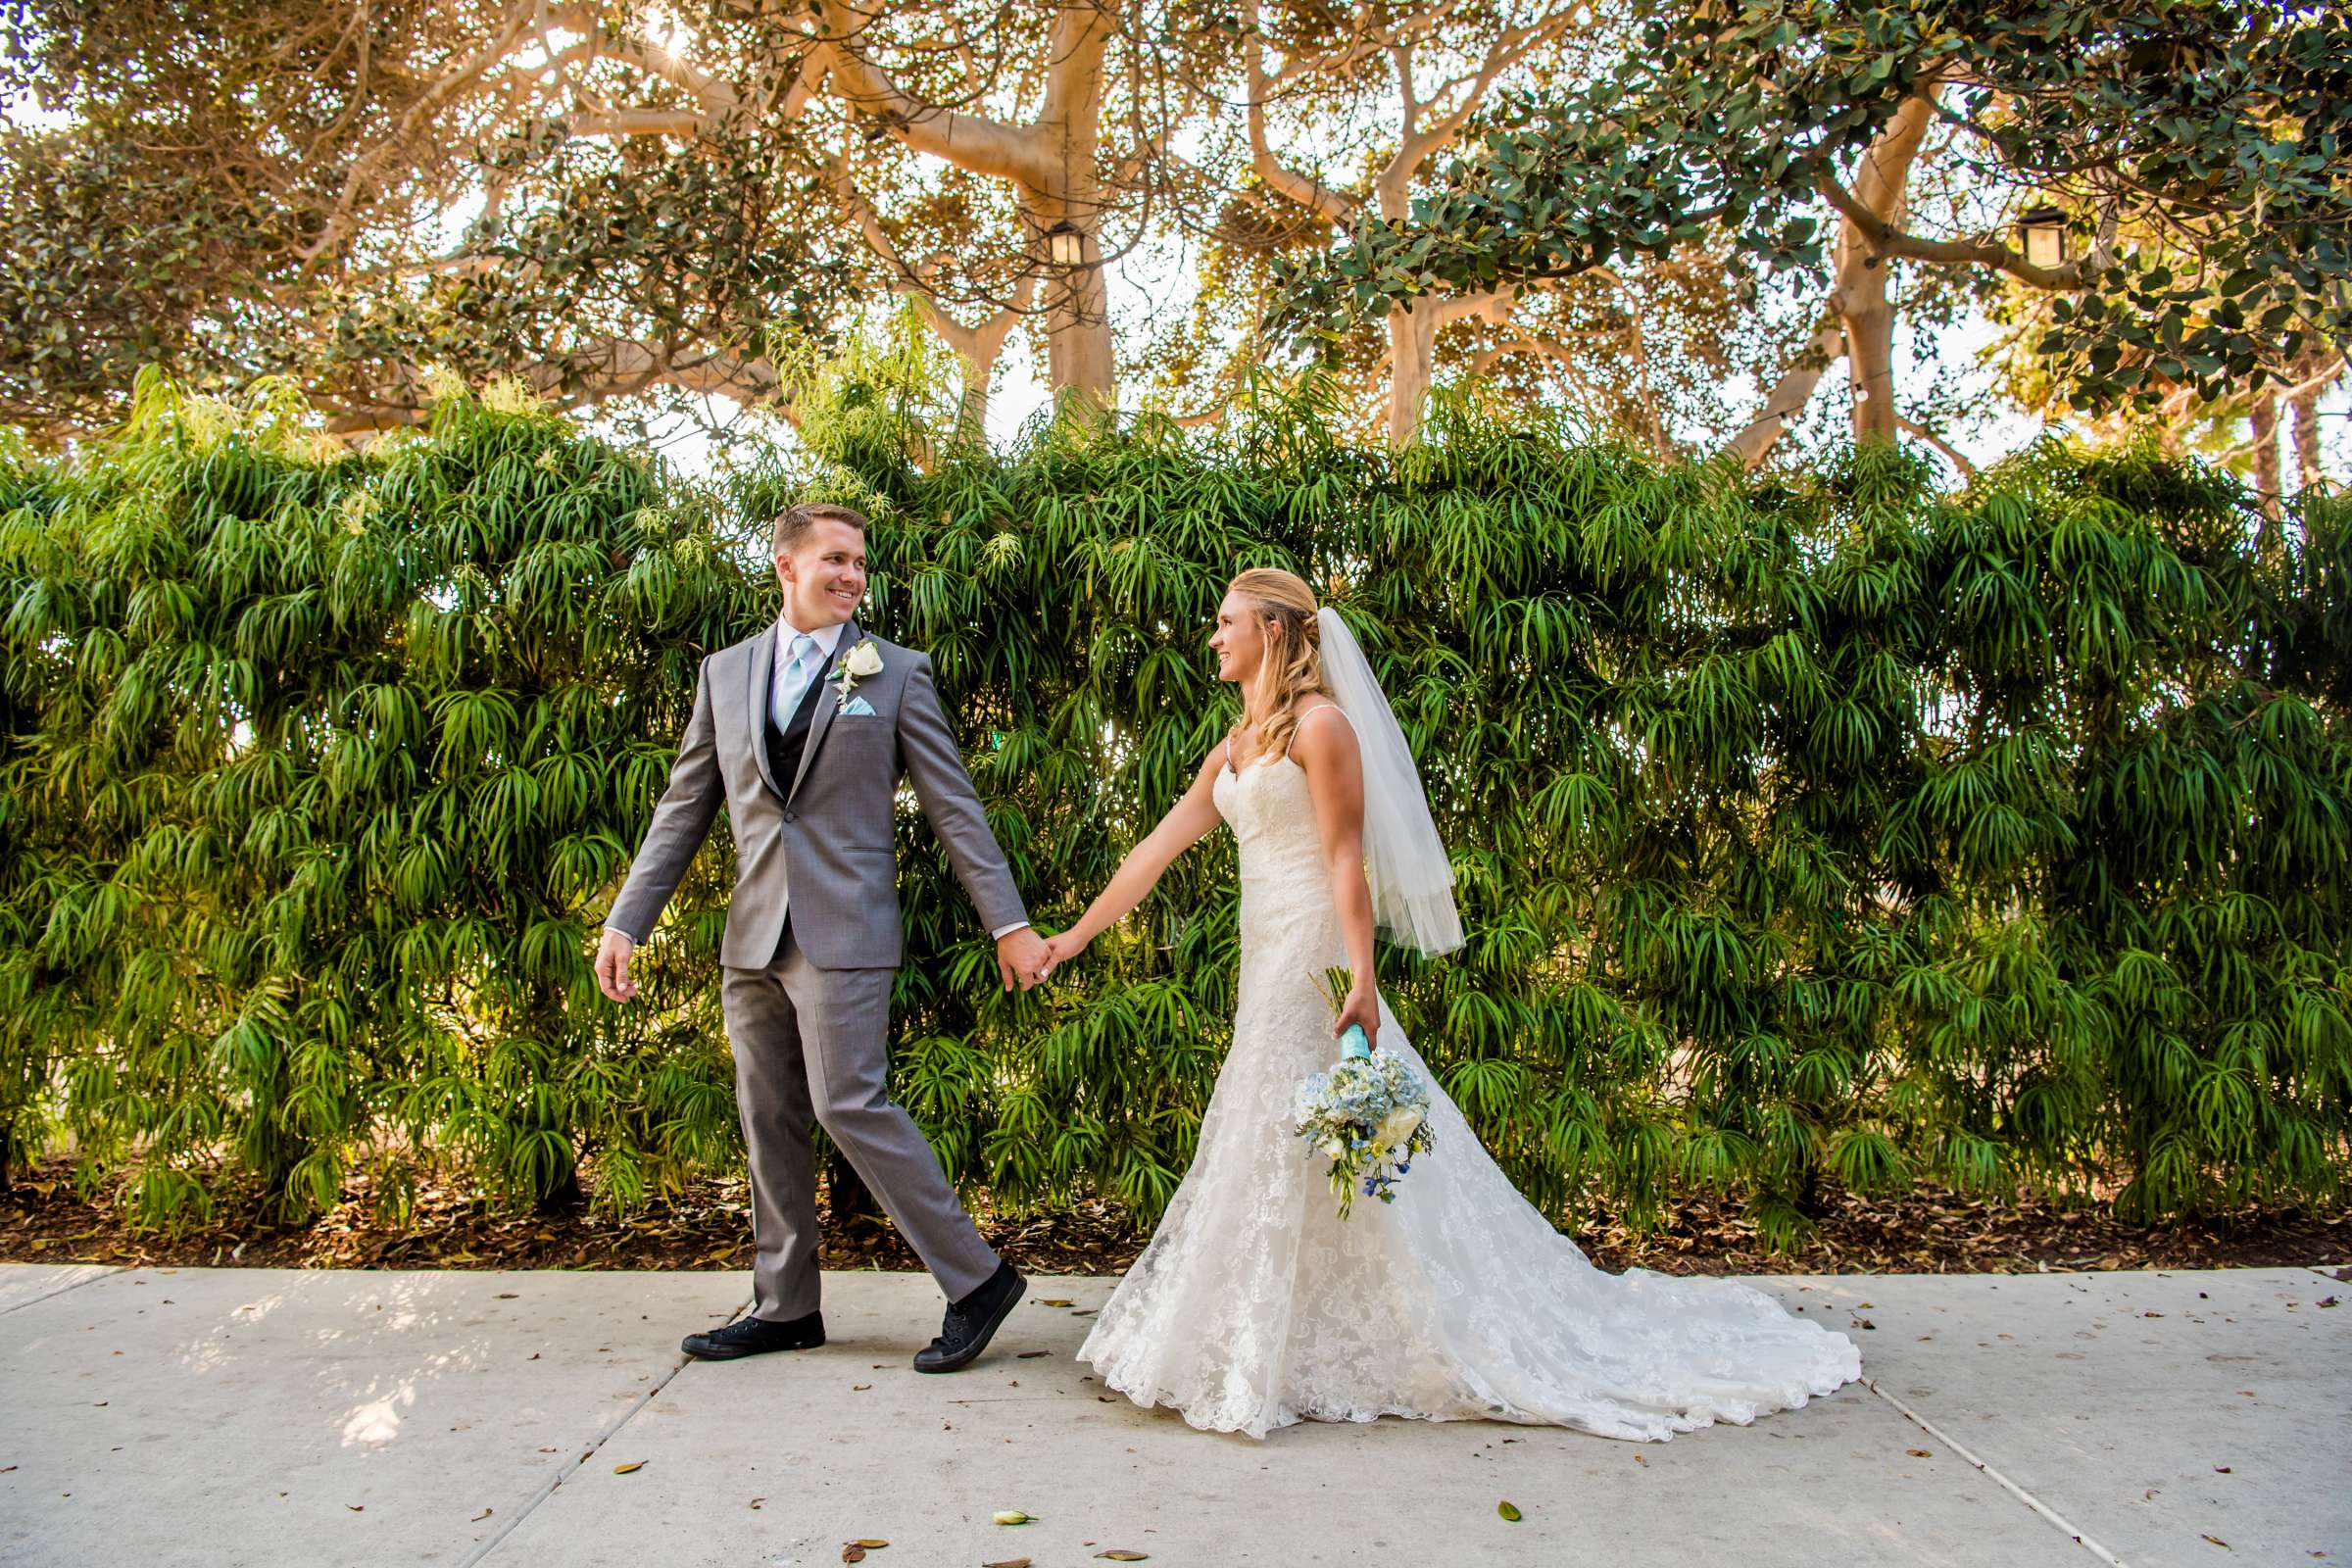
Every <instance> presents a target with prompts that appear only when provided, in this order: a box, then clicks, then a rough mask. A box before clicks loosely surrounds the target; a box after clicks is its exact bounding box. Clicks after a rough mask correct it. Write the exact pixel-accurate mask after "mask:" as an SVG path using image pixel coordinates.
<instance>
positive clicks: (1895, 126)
mask: <svg viewBox="0 0 2352 1568" xmlns="http://www.w3.org/2000/svg"><path fill="white" fill-rule="evenodd" d="M1941 90H1942V84H1941V83H1940V82H1937V81H1935V80H1932V79H1931V80H1929V81H1925V82H1922V83H1921V84H1920V86H1919V88H1918V90H1916V91H1915V92H1914V93H1913V94H1912V95H1911V96H1910V97H1908V98H1905V99H1904V100H1903V103H1902V107H1901V108H1900V109H1897V110H1896V111H1895V114H1894V118H1893V119H1892V120H1890V121H1888V122H1887V126H1886V128H1885V129H1883V130H1881V131H1880V132H1879V134H1878V136H1877V138H1876V139H1875V140H1873V141H1872V142H1871V144H1870V150H1869V151H1868V152H1866V153H1864V154H1863V155H1862V162H1861V164H1860V166H1859V167H1857V168H1856V169H1855V171H1854V188H1853V196H1854V200H1855V202H1856V203H1857V204H1859V205H1860V206H1861V207H1862V208H1863V210H1864V211H1866V212H1868V213H1870V214H1871V215H1872V216H1873V217H1876V218H1880V219H1884V220H1886V221H1887V222H1890V223H1891V222H1895V221H1899V220H1900V218H1901V216H1902V211H1903V202H1904V199H1905V193H1906V192H1907V191H1908V189H1909V188H1910V183H1911V166H1912V165H1913V164H1914V163H1916V162H1917V161H1918V159H1919V148H1920V143H1921V141H1922V140H1923V139H1924V138H1925V137H1926V135H1927V131H1928V125H1929V123H1930V122H1931V121H1932V120H1933V119H1934V118H1935V114H1936V94H1937V93H1938V92H1940V91H1941ZM1832 254H1833V264H1834V267H1835V270H1836V280H1835V282H1834V283H1833V285H1832V287H1831V290H1830V299H1829V310H1830V314H1831V316H1832V317H1833V318H1834V319H1832V320H1827V321H1824V322H1823V324H1822V327H1821V330H1820V331H1819V332H1817V333H1815V334H1814V336H1813V337H1812V338H1811V339H1810V340H1808V341H1807V343H1806V344H1805V347H1804V348H1803V350H1802V351H1800V352H1799V354H1798V355H1797V358H1796V360H1795V362H1794V363H1793V364H1791V365H1790V367H1789V369H1788V370H1787V371H1786V372H1785V373H1784V374H1783V375H1782V376H1781V379H1780V381H1779V383H1778V384H1777V385H1775V386H1774V387H1773V389H1772V391H1771V392H1770V393H1769V394H1767V395H1766V397H1765V400H1764V408H1763V411H1762V412H1761V413H1759V414H1758V415H1757V416H1756V417H1755V418H1754V419H1752V420H1750V421H1749V423H1748V426H1747V428H1746V429H1744V430H1741V431H1740V433H1739V435H1737V436H1735V437H1734V438H1733V440H1732V444H1731V450H1732V451H1734V452H1736V453H1738V454H1739V455H1740V461H1741V462H1743V463H1745V464H1746V465H1747V466H1749V467H1751V468H1752V467H1754V466H1756V465H1757V464H1759V463H1761V462H1763V461H1764V454H1765V453H1766V452H1768V451H1770V450H1771V448H1772V444H1773V443H1774V442H1775V441H1778V440H1779V439H1780V438H1781V433H1782V432H1783V431H1785V430H1787V429H1788V428H1789V421H1790V420H1791V419H1793V418H1795V417H1796V415H1797V412H1798V411H1799V410H1800V409H1802V408H1803V407H1804V406H1805V400H1806V399H1808V398H1810V397H1811V396H1812V395H1813V389H1814V388H1815V387H1816V386H1818V385H1820V383H1821V377H1822V374H1823V372H1824V371H1826V370H1827V369H1828V368H1830V365H1831V364H1832V362H1834V361H1836V360H1837V359H1838V356H1839V355H1843V356H1845V357H1846V361H1847V382H1848V384H1849V385H1850V386H1852V388H1853V390H1854V408H1853V434H1854V439H1855V440H1856V441H1877V442H1891V441H1893V440H1894V438H1895V431H1896V429H1897V428H1898V427H1897V425H1896V422H1895V420H1896V414H1895V406H1894V307H1893V305H1892V303H1891V302H1890V301H1889V300H1888V298H1887V270H1888V267H1887V263H1886V262H1884V261H1882V260H1881V259H1879V258H1877V257H1874V256H1872V255H1871V254H1870V242H1869V239H1868V238H1867V237H1866V236H1865V235H1864V234H1863V232H1862V231H1861V229H1859V228H1857V227H1855V226H1854V223H1853V221H1851V220H1849V219H1846V218H1844V217H1839V218H1838V239H1837V243H1836V246H1835V247H1834V250H1833V253H1832ZM1865 394H1867V395H1865Z"/></svg>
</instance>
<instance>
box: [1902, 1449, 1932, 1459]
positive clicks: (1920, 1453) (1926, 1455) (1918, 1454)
mask: <svg viewBox="0 0 2352 1568" xmlns="http://www.w3.org/2000/svg"><path fill="white" fill-rule="evenodd" d="M1903 1451H1904V1452H1905V1453H1907V1454H1909V1455H1910V1456H1911V1457H1912V1458H1914V1459H1933V1458H1935V1457H1936V1455H1934V1454H1933V1453H1930V1452H1929V1451H1928V1450H1927V1449H1925V1448H1905V1449H1904V1450H1903Z"/></svg>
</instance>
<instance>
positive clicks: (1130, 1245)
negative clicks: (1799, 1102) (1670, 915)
mask: <svg viewBox="0 0 2352 1568" xmlns="http://www.w3.org/2000/svg"><path fill="white" fill-rule="evenodd" d="M355 1185H356V1184H355ZM1399 1201H1410V1198H1409V1194H1408V1195H1406V1196H1405V1197H1403V1198H1400V1199H1399ZM821 1206H822V1205H821V1204H820V1207H821ZM974 1217H975V1218H976V1219H978V1220H979V1222H980V1227H981V1229H982V1231H984V1232H985V1233H986V1234H987V1236H988V1239H989V1240H990V1242H991V1243H993V1244H994V1245H995V1246H996V1248H997V1250H999V1251H1000V1252H1001V1253H1003V1254H1004V1255H1005V1257H1007V1258H1009V1259H1010V1260H1011V1261H1012V1262H1013V1264H1014V1265H1015V1266H1017V1267H1019V1268H1020V1269H1022V1270H1023V1271H1024V1272H1028V1273H1054V1274H1116V1273H1119V1272H1121V1271H1123V1270H1124V1269H1125V1268H1126V1267H1127V1266H1128V1264H1130V1263H1132V1262H1133V1261H1134V1260H1135V1255H1136V1253H1137V1252H1138V1251H1140V1250H1142V1247H1143V1243H1144V1240H1145V1238H1144V1237H1143V1236H1141V1235H1139V1234H1137V1232H1136V1231H1135V1229H1134V1228H1133V1227H1132V1226H1131V1225H1129V1224H1128V1223H1127V1222H1126V1221H1125V1220H1124V1219H1123V1218H1122V1217H1121V1216H1120V1215H1119V1214H1118V1212H1117V1211H1116V1210H1115V1209H1113V1208H1112V1207H1111V1206H1110V1205H1109V1204H1106V1203H1100V1202H1092V1203H1082V1204H1078V1205H1076V1206H1074V1207H1072V1208H1070V1209H1068V1210H1065V1211H1062V1212H1059V1213H1056V1214H1054V1215H1051V1216H1029V1217H1021V1218H1014V1217H1009V1216H1005V1215H1000V1214H997V1213H994V1212H992V1211H991V1210H990V1209H989V1208H988V1207H987V1205H986V1204H985V1203H982V1204H980V1205H978V1206H977V1207H976V1208H975V1210H974ZM1578 1241H1579V1243H1580V1245H1582V1246H1583V1247H1584V1249H1585V1250H1586V1251H1587V1252H1588V1253H1590V1254H1591V1256H1592V1258H1593V1261H1594V1262H1595V1263H1598V1264H1599V1265H1600V1266H1602V1267H1603V1268H1607V1269H1612V1270H1614V1269H1622V1268H1626V1267H1629V1266H1633V1265H1637V1264H1638V1265H1640V1266H1642V1267H1644V1268H1653V1269H1659V1270H1662V1271H1664V1272H1667V1273H1673V1274H1750V1273H1780V1274H1789V1273H1794V1274H1828V1273H1845V1274H1851V1273H1929V1274H1940V1273H2033V1272H2035V1271H2036V1270H2039V1269H2043V1268H2048V1269H2126V1268H2130V1269H2137V1268H2257V1267H2282V1266H2298V1265H2329V1266H2339V1265H2345V1264H2352V1205H2348V1206H2346V1207H2342V1208H2336V1209H2332V1210H2327V1211H2317V1212H2315V1211H2313V1210H2310V1209H2302V1208H2292V1207H2277V1208H2274V1207H2262V1206H2256V1207H2249V1208H2247V1209H2245V1210H2243V1211H2242V1212H2238V1213H2234V1214H2229V1215H2226V1216H2217V1217H2211V1218H2203V1219H2196V1220H2187V1221H2181V1222H2178V1223H2175V1224H2171V1225H2167V1226H2163V1227H2160V1228H2154V1229H2137V1228H2134V1227H2131V1226H2127V1225H2123V1224H2120V1223H2118V1222H2117V1221H2116V1220H2115V1219H2114V1218H2113V1217H2112V1216H2111V1215H2110V1214H2109V1213H2108V1212H2107V1211H2106V1210H2105V1209H2104V1208H2103V1207H2101V1206H2097V1205H2066V1204H2059V1203H2055V1202H2052V1201H2047V1200H2043V1199H2039V1198H2035V1197H2031V1196H2025V1195H2021V1196H2020V1197H2018V1198H2017V1199H2015V1200H2014V1201H2004V1202H1988V1201H1981V1200H1973V1199H1962V1198H1958V1197H1955V1196H1953V1195H1951V1194H1948V1193H1939V1192H1936V1191H1934V1190H1932V1189H1922V1190H1921V1191H1919V1192H1917V1193H1914V1194H1912V1195H1911V1196H1909V1197H1907V1198H1903V1199H1897V1200H1887V1199H1877V1200H1873V1201H1869V1202H1867V1203H1865V1202H1863V1201H1859V1200H1855V1199H1850V1198H1849V1199H1844V1200H1841V1201H1837V1202H1835V1203H1834V1204H1833V1205H1832V1206H1831V1208H1830V1210H1829V1212H1827V1213H1826V1214H1824V1215H1822V1216H1821V1217H1820V1218H1819V1220H1818V1222H1817V1225H1816V1228H1815V1230H1814V1232H1813V1234H1812V1236H1811V1238H1810V1239H1809V1240H1808V1241H1807V1242H1806V1243H1805V1244H1804V1245H1803V1246H1802V1247H1801V1248H1800V1249H1799V1250H1797V1251H1796V1252H1794V1253H1793V1254H1789V1253H1773V1252H1770V1251H1768V1250H1765V1249H1764V1248H1763V1247H1762V1246H1761V1245H1760V1244H1759V1243H1758V1242H1757V1240H1756V1238H1755V1235H1754V1233H1753V1231H1752V1230H1750V1229H1749V1227H1748V1226H1747V1225H1746V1224H1745V1223H1744V1222H1743V1221H1742V1220H1741V1218H1740V1210H1739V1208H1738V1206H1737V1205H1735V1204H1730V1203H1723V1202H1718V1201H1711V1200H1706V1199H1698V1200H1693V1201H1689V1202H1686V1203H1683V1204H1681V1205H1680V1206H1678V1207H1677V1209H1676V1210H1675V1212H1674V1213H1673V1215H1672V1217H1671V1219H1670V1220H1669V1221H1668V1223H1666V1224H1665V1225H1664V1226H1663V1227H1662V1228H1660V1229H1657V1230H1653V1231H1649V1232H1646V1233H1637V1232H1635V1231H1633V1230H1631V1229H1629V1228H1628V1227H1627V1226H1625V1225H1624V1224H1623V1223H1621V1222H1619V1221H1618V1220H1617V1219H1615V1218H1614V1217H1612V1216H1609V1215H1607V1214H1599V1213H1596V1214H1592V1215H1588V1216H1587V1217H1586V1223H1585V1227H1584V1231H1583V1233H1582V1234H1581V1235H1580V1236H1579V1237H1578ZM822 1260H823V1264H824V1266H825V1267H827V1268H884V1269H916V1268H920V1267H921V1264H920V1263H919V1262H918V1261H917V1260H916V1258H915V1256H914V1254H913V1253H912V1252H911V1251H910V1250H907V1246H906V1244H905V1243H903V1242H902V1241H900V1240H899V1238H898V1235H897V1233H896V1232H895V1231H893V1230H892V1229H891V1228H890V1226H889V1225H888V1224H887V1223H885V1222H881V1221H877V1220H871V1219H866V1218H863V1217H858V1216H853V1217H852V1218H850V1219H848V1220H847V1221H845V1222H843V1223H840V1224H834V1223H831V1222H830V1220H829V1219H828V1222H827V1224H826V1226H825V1240H824V1246H823V1251H822ZM0 1262H12V1263H69V1262H73V1263H112V1264H121V1265H131V1266H165V1267H194V1266H206V1265H209V1266H216V1267H219V1266H229V1265H236V1266H242V1267H250V1268H473V1269H521V1268H590V1269H745V1268H748V1267H750V1264H751V1208H750V1198H749V1195H748V1194H747V1192H746V1191H745V1187H744V1183H743V1182H742V1181H741V1180H739V1179H738V1180H718V1179H713V1180H710V1181H707V1182H702V1183H698V1184H696V1185H695V1186H693V1187H691V1188H689V1189H688V1190H687V1191H686V1192H684V1193H683V1194H681V1195H680V1196H678V1197H675V1198H671V1199H667V1200H662V1201H656V1202H655V1203H653V1204H651V1205H649V1206H648V1207H646V1208H644V1209H641V1210H639V1211H638V1212H636V1213H634V1214H629V1215H613V1214H609V1213H604V1212H600V1211H598V1210H596V1209H594V1208H589V1207H581V1208H574V1209H570V1210H566V1211H559V1212H543V1211H540V1212H534V1211H523V1212H517V1211H515V1209H513V1208H510V1207H506V1206H502V1205H500V1204H498V1203H495V1202H492V1201H487V1200H485V1199H483V1198H481V1197H480V1196H478V1195H475V1194H471V1193H467V1192H463V1191H459V1190H455V1189H438V1188H434V1189H427V1190H425V1191H423V1192H421V1193H420V1194H419V1195H418V1201H417V1209H416V1212H415V1215H414V1217H413V1218H412V1219H411V1220H410V1222H409V1223H408V1224H407V1225H405V1226H396V1225H392V1224H389V1223H386V1222H383V1221H381V1220H379V1219H377V1218H376V1217H375V1215H374V1211H373V1207H372V1205H371V1204H370V1203H369V1201H368V1195H367V1193H366V1192H365V1190H364V1187H363V1189H362V1190H359V1191H355V1192H354V1194H353V1196H352V1197H351V1198H350V1199H349V1200H348V1201H345V1202H344V1203H343V1204H342V1205H341V1206H339V1207H337V1208H336V1209H334V1210H332V1211H330V1212H329V1213H327V1214H325V1215H323V1216H321V1217H320V1218H319V1219H317V1220H315V1221H313V1222H311V1223H309V1224H306V1225H296V1226H289V1225H283V1224H273V1223H271V1222H270V1221H269V1220H268V1219H267V1218H266V1217H265V1216H264V1213H263V1209H262V1205H261V1203H260V1201H259V1195H258V1194H246V1195H239V1194H235V1193H232V1194H231V1195H230V1196H229V1197H228V1198H227V1199H225V1200H223V1201H220V1202H219V1203H218V1204H217V1206H216V1208H215V1210H214V1213H213V1215H212V1216H211V1218H210V1219H209V1220H208V1221H206V1222H205V1223H203V1224H201V1225H196V1226H192V1227H189V1228H187V1229H186V1230H184V1231H182V1232H181V1233H180V1234H177V1235H163V1234H158V1233H153V1232H141V1231H137V1230H135V1229H133V1228H132V1227H131V1226H130V1225H129V1224H128V1223H127V1221H126V1219H125V1217H124V1209H123V1203H122V1193H121V1191H120V1189H119V1188H118V1189H111V1190H107V1191H102V1192H100V1193H97V1194H95V1195H93V1196H92V1197H90V1198H87V1199H85V1198H83V1197H81V1196H79V1195H77V1194H76V1193H75V1191H74V1187H73V1179H72V1171H71V1169H70V1167H69V1166H68V1165H67V1164H66V1163H65V1162H63V1161H56V1162H51V1163H49V1164H46V1165H43V1166H42V1167H40V1168H39V1169H38V1170H37V1171H35V1172H34V1173H33V1174H32V1175H31V1176H30V1177H29V1178H27V1177H25V1176H22V1175H20V1176H19V1177H18V1178H17V1180H16V1182H15V1183H14V1184H13V1185H12V1187H11V1189H10V1190H9V1191H7V1192H5V1193H0Z"/></svg>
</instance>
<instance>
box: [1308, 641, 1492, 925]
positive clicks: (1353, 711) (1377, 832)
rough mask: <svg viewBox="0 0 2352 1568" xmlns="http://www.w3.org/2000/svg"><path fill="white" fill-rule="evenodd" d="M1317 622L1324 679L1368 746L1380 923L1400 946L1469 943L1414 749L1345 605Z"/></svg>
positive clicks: (1367, 818)
mask: <svg viewBox="0 0 2352 1568" xmlns="http://www.w3.org/2000/svg"><path fill="white" fill-rule="evenodd" d="M1315 624H1316V625H1317V627H1319V628H1320V631H1321V636H1322V643H1323V680H1324V684H1326V685H1328V686H1329V687H1330V688H1331V695H1332V697H1333V699H1334V700H1335V701H1337V702H1338V703H1339V705H1340V711H1342V712H1344V713H1346V714H1347V715H1348V721H1349V722H1350V723H1352V724H1353V725H1354V726H1355V739H1356V747H1357V749H1358V750H1359V751H1360V752H1361V753H1362V754H1363V763H1364V879H1365V881H1367V882H1368V883H1370V884H1371V888H1372V921H1373V924H1374V926H1375V927H1376V928H1377V929H1378V931H1379V932H1380V934H1381V935H1382V936H1384V937H1387V938H1388V939H1389V940H1390V941H1391V942H1394V943H1397V944H1398V945H1399V946H1402V947H1409V948H1418V949H1420V950H1421V951H1422V952H1423V953H1431V954H1436V953H1450V952H1452V951H1453V950H1454V949H1455V948H1458V947H1460V946H1461V945H1462V917H1461V915H1460V914H1459V913H1458V912H1456V910H1455V909H1454V907H1453V866H1452V864H1451V863H1450V862H1448V861H1447V860H1446V846H1445V844H1444V843H1443V842H1442V841H1440V839H1439V838H1438V825H1437V823H1435V822H1433V821H1431V820H1430V815H1429V800H1428V797H1427V796H1425V795H1424V794H1423V793H1422V790H1421V775H1420V774H1419V773H1418V772H1417V771H1415V770H1414V767H1413V753H1412V749H1411V748H1410V747H1408V746H1406V745H1405V743H1404V731H1403V730H1402V729H1401V728H1399V727H1398V726H1397V715H1396V714H1395V713H1394V712H1392V711H1390V709H1389V699H1388V697H1387V695H1386V694H1385V693H1383V692H1382V691H1381V689H1380V682H1379V681H1378V680H1377V679H1375V678H1374V677H1373V674H1372V665H1371V664H1370V662H1367V661H1366V660H1365V658H1364V651H1363V650H1362V649H1361V648H1359V647H1357V646H1356V641H1355V634H1354V633H1353V632H1351V631H1349V630H1348V623H1347V622H1346V621H1345V620H1342V619H1341V618H1340V614H1339V612H1338V611H1336V610H1333V609H1332V608H1331V607H1330V606H1328V605H1326V606H1325V607H1324V608H1323V609H1321V610H1319V611H1317V612H1316V613H1315Z"/></svg>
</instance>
